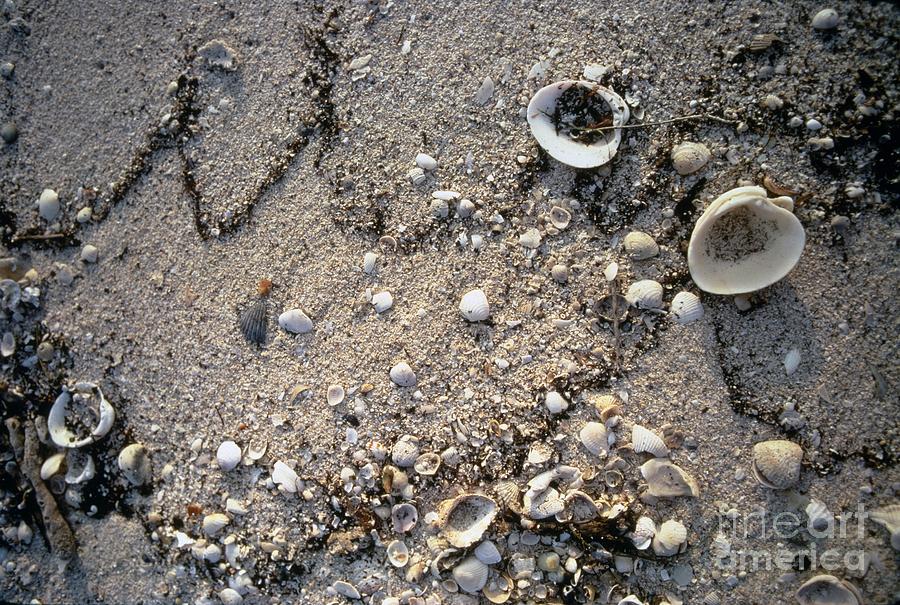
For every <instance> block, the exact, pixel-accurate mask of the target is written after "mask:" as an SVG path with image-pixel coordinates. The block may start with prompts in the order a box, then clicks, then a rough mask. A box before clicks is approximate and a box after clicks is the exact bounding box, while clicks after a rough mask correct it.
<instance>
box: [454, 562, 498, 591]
mask: <svg viewBox="0 0 900 605" xmlns="http://www.w3.org/2000/svg"><path fill="white" fill-rule="evenodd" d="M489 571H490V568H489V567H488V566H487V565H485V564H484V563H482V562H481V561H479V560H478V558H477V557H466V558H465V559H463V560H462V562H460V563H459V565H457V566H456V567H454V568H453V579H454V580H456V583H457V584H458V585H459V587H460V588H461V589H462V590H464V591H466V592H473V593H474V592H478V591H479V590H481V589H482V588H484V587H485V585H486V584H487V579H488V572H489Z"/></svg>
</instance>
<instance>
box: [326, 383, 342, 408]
mask: <svg viewBox="0 0 900 605" xmlns="http://www.w3.org/2000/svg"><path fill="white" fill-rule="evenodd" d="M346 395H347V392H346V391H345V390H344V387H342V386H341V385H339V384H331V385H328V390H327V391H325V401H327V402H328V405H330V406H331V407H334V406H336V405H340V404H341V403H342V402H343V401H344V397H346Z"/></svg>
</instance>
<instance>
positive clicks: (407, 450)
mask: <svg viewBox="0 0 900 605" xmlns="http://www.w3.org/2000/svg"><path fill="white" fill-rule="evenodd" d="M418 457H419V440H418V439H416V438H415V437H413V436H412V435H403V436H402V437H400V439H398V440H397V443H395V444H394V447H393V448H392V449H391V460H393V461H394V464H396V465H397V466H399V467H401V468H406V467H410V466H413V465H414V464H415V463H416V459H417V458H418Z"/></svg>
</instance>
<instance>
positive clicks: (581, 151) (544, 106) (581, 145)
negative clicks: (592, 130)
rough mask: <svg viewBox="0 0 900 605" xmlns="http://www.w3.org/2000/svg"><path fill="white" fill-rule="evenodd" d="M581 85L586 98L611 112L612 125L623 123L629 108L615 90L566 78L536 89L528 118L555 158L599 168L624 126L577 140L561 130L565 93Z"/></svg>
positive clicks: (616, 145) (611, 152) (610, 154)
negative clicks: (586, 138) (562, 99)
mask: <svg viewBox="0 0 900 605" xmlns="http://www.w3.org/2000/svg"><path fill="white" fill-rule="evenodd" d="M572 87H579V88H581V89H582V90H581V91H575V92H582V93H583V95H584V98H588V97H590V98H592V99H595V100H596V102H597V103H598V104H603V105H605V108H604V109H608V110H609V111H611V112H612V124H610V125H611V126H622V125H623V124H625V123H626V122H627V121H628V118H629V117H630V112H629V110H628V105H627V104H626V103H625V101H624V100H623V99H622V97H620V96H619V95H617V94H616V93H614V92H613V91H611V90H609V89H607V88H603V87H602V86H599V85H598V84H596V83H594V82H588V81H577V80H563V81H560V82H555V83H553V84H550V85H549V86H545V87H544V88H542V89H540V90H539V91H537V93H535V95H534V96H533V97H532V98H531V102H530V103H529V104H528V111H527V114H526V115H527V119H528V125H529V127H530V128H531V134H532V135H533V136H534V138H535V140H537V142H538V144H539V145H540V146H541V147H543V148H544V151H546V152H547V153H549V154H550V155H551V156H552V157H553V158H554V159H556V160H559V161H560V162H562V163H563V164H568V165H569V166H573V167H575V168H596V167H597V166H602V165H603V164H606V163H607V162H609V161H610V160H611V159H612V158H613V156H614V155H616V151H618V149H619V144H620V143H621V141H622V130H621V129H620V128H615V129H612V130H607V131H604V132H600V133H596V136H594V137H592V138H591V139H589V140H584V141H581V140H577V139H575V138H572V137H571V136H570V135H569V134H568V133H567V132H561V129H560V120H561V119H563V120H564V119H565V117H566V116H565V115H563V114H564V112H565V108H563V107H561V104H560V103H559V101H560V99H561V98H562V97H563V95H564V93H566V91H568V90H569V89H570V88H572Z"/></svg>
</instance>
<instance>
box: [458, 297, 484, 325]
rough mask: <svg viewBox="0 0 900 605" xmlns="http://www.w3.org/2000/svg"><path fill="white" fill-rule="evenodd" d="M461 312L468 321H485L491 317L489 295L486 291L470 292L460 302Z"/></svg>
mask: <svg viewBox="0 0 900 605" xmlns="http://www.w3.org/2000/svg"><path fill="white" fill-rule="evenodd" d="M459 312H460V313H462V316H463V317H465V318H466V321H471V322H476V321H484V320H486V319H487V318H488V317H490V316H491V307H490V305H488V300H487V295H486V294H485V293H484V290H469V291H468V292H466V293H465V294H464V295H463V297H462V300H460V301H459Z"/></svg>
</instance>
